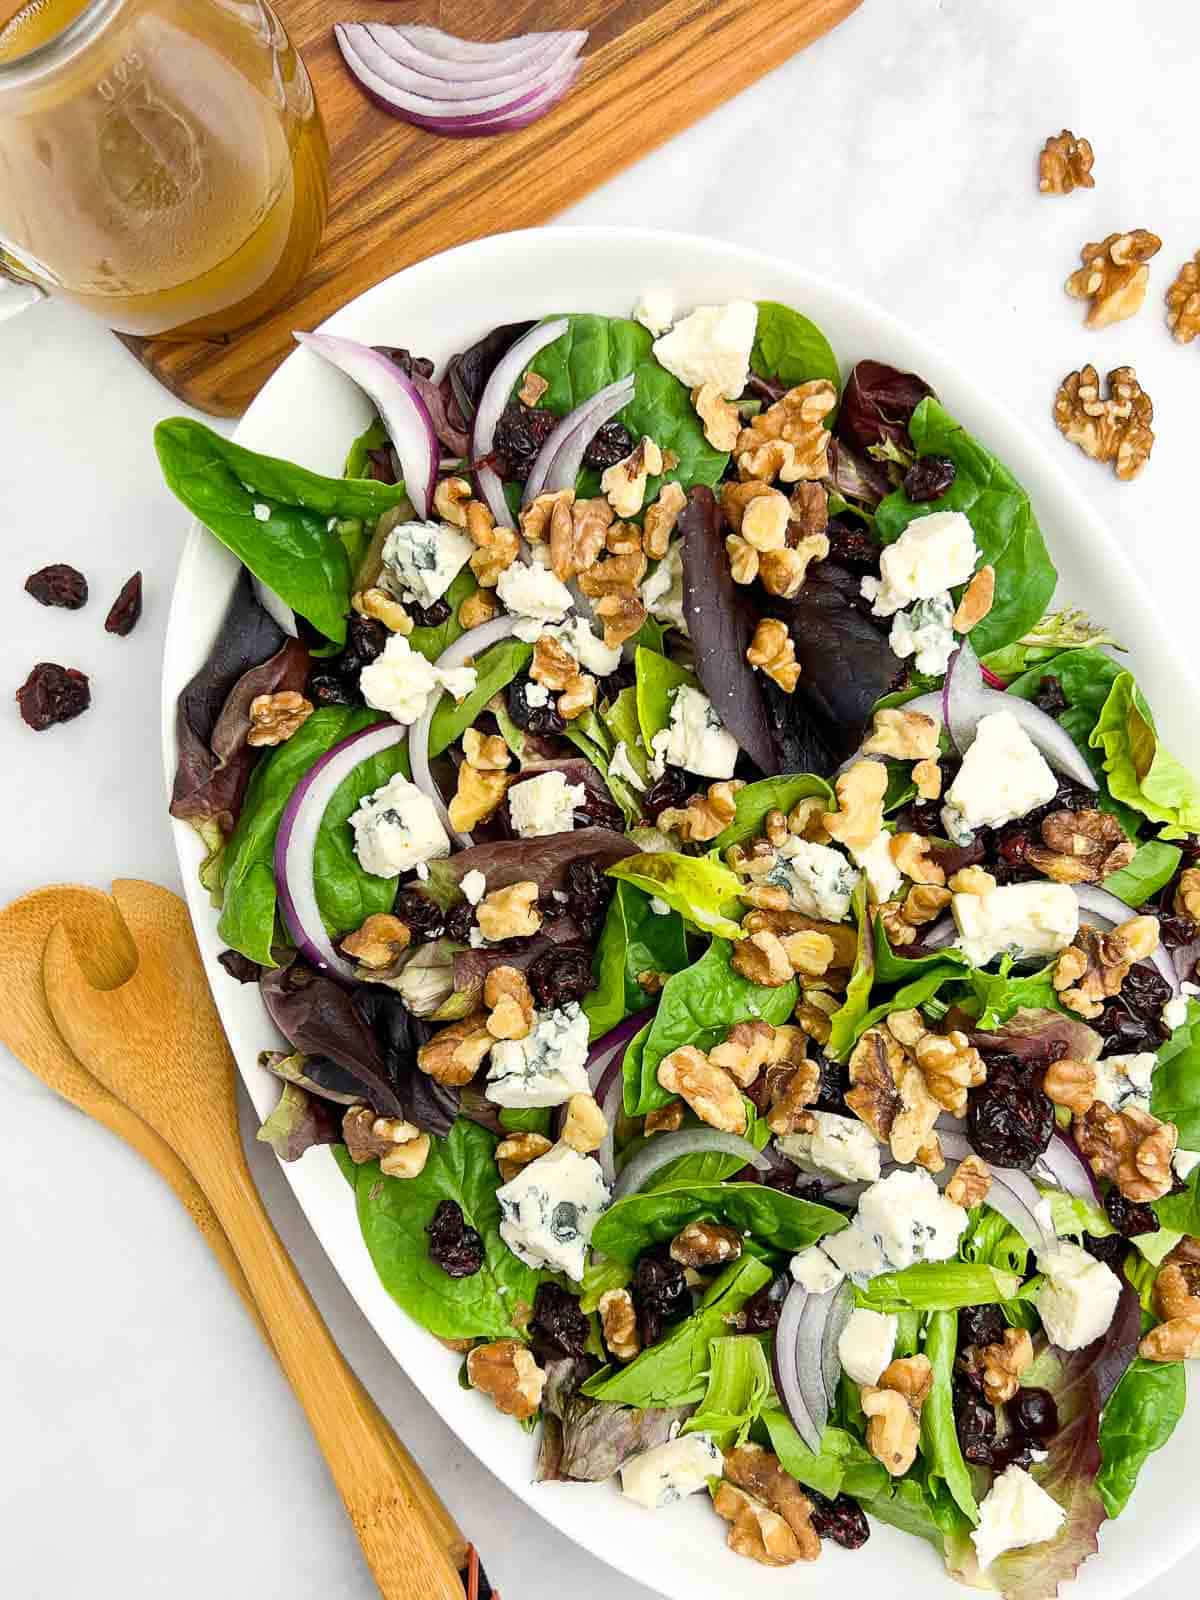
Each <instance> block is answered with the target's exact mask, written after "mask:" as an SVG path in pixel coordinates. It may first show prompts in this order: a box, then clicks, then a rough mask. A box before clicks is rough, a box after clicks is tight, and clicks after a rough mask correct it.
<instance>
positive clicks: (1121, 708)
mask: <svg viewBox="0 0 1200 1600" xmlns="http://www.w3.org/2000/svg"><path fill="white" fill-rule="evenodd" d="M1089 743H1090V744H1091V746H1092V748H1093V749H1095V750H1102V751H1103V752H1104V771H1105V774H1106V776H1107V778H1108V787H1109V790H1110V792H1111V793H1112V796H1113V798H1114V799H1115V800H1119V801H1120V802H1121V804H1122V805H1127V806H1130V807H1131V808H1132V809H1133V810H1134V811H1140V812H1141V814H1142V815H1143V816H1145V817H1149V818H1150V820H1151V822H1162V823H1166V824H1167V828H1166V830H1165V831H1164V833H1163V838H1168V839H1170V838H1179V837H1181V836H1182V835H1183V834H1186V833H1194V832H1196V830H1197V829H1200V784H1198V783H1197V781H1196V779H1195V778H1193V776H1192V774H1191V773H1190V772H1189V771H1188V770H1187V768H1186V767H1185V766H1184V765H1183V764H1182V762H1180V761H1177V760H1176V759H1175V757H1174V756H1173V755H1171V753H1170V752H1169V751H1167V750H1165V749H1163V747H1162V745H1161V744H1160V743H1159V739H1158V734H1157V732H1156V731H1155V727H1154V718H1153V716H1152V714H1151V711H1150V707H1149V706H1148V705H1147V704H1146V701H1145V698H1144V697H1143V695H1142V693H1141V690H1140V689H1139V688H1138V686H1137V684H1136V683H1135V682H1134V680H1133V676H1132V674H1131V673H1128V672H1122V673H1120V674H1119V676H1118V677H1117V679H1116V681H1115V683H1114V684H1113V686H1112V689H1111V690H1110V691H1109V695H1108V698H1107V700H1105V702H1104V705H1103V707H1102V709H1101V711H1100V716H1099V719H1098V721H1097V722H1096V725H1095V727H1094V728H1093V729H1092V732H1091V737H1090V739H1089Z"/></svg>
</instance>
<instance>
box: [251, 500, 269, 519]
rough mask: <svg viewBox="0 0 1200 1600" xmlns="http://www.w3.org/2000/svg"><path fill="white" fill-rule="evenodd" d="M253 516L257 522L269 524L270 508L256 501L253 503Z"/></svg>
mask: <svg viewBox="0 0 1200 1600" xmlns="http://www.w3.org/2000/svg"><path fill="white" fill-rule="evenodd" d="M254 516H255V519H256V520H257V521H258V522H270V520H271V508H270V506H265V505H263V503H262V501H261V500H256V501H255V503H254Z"/></svg>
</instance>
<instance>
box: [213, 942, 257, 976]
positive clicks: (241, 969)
mask: <svg viewBox="0 0 1200 1600" xmlns="http://www.w3.org/2000/svg"><path fill="white" fill-rule="evenodd" d="M217 962H218V964H219V965H220V966H222V967H224V968H225V971H226V972H227V973H228V974H229V976H230V977H231V978H236V979H237V981H238V982H239V983H257V982H258V980H259V978H260V977H261V976H262V970H263V969H262V968H261V967H260V966H259V964H258V962H257V961H251V959H250V957H249V956H244V955H243V954H242V952H241V951H240V950H222V951H221V954H220V955H219V956H218V957H217Z"/></svg>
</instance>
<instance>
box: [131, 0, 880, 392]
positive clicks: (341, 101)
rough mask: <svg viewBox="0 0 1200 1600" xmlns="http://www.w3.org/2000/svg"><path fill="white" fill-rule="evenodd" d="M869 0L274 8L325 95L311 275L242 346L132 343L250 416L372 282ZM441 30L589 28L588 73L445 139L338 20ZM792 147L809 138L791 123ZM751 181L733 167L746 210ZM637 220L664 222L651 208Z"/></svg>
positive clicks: (525, 213)
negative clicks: (744, 184)
mask: <svg viewBox="0 0 1200 1600" xmlns="http://www.w3.org/2000/svg"><path fill="white" fill-rule="evenodd" d="M860 3H861V0H508V3H505V0H404V3H402V4H401V3H397V0H386V3H384V0H275V4H276V7H277V9H278V11H279V14H280V16H281V18H282V20H283V22H284V25H285V26H286V28H287V30H288V32H289V34H290V35H291V38H292V41H293V42H294V43H295V44H296V46H297V47H298V48H299V50H300V52H301V54H302V55H303V57H304V60H305V62H306V64H307V66H308V70H309V72H310V73H311V75H312V79H313V83H314V85H315V87H316V93H317V99H318V101H319V103H320V106H321V110H322V112H323V114H324V117H325V124H326V127H327V129H328V132H329V142H330V148H331V167H330V189H331V194H330V211H329V222H328V226H327V228H326V231H325V237H324V239H323V241H322V243H321V246H320V249H319V250H318V253H317V257H316V260H315V261H314V262H313V265H312V267H311V269H310V270H309V272H308V275H307V276H306V277H305V278H304V279H303V280H302V281H301V283H300V284H299V286H298V287H297V289H296V290H295V292H294V293H293V294H292V295H291V297H290V298H289V299H288V300H286V301H285V302H284V303H283V304H282V305H281V306H279V307H278V308H277V309H276V310H275V311H273V312H271V313H270V315H268V316H266V317H264V318H262V319H261V321H259V322H256V323H253V324H252V325H251V326H250V327H248V328H243V329H242V330H240V331H239V332H238V333H236V334H233V335H230V336H229V337H228V338H227V339H223V340H219V341H205V342H199V341H196V342H179V341H172V340H169V339H162V338H157V339H140V338H134V337H130V336H125V335H122V336H121V337H122V338H123V340H124V343H125V344H126V345H127V346H128V347H129V348H130V349H131V350H132V351H133V352H134V353H135V354H136V355H137V357H138V359H139V360H140V361H141V362H142V363H143V365H145V366H146V368H147V369H148V370H149V371H150V372H152V373H153V374H154V376H155V377H156V378H158V379H159V381H160V382H161V383H163V384H165V385H166V387H167V388H168V389H170V390H171V392H172V393H173V394H175V395H176V396H178V398H179V399H180V400H184V401H186V402H187V403H188V404H189V405H193V406H196V407H198V408H199V409H200V410H201V411H208V412H212V413H213V414H215V415H217V416H238V415H240V414H241V413H242V412H243V411H244V410H245V409H246V407H247V406H248V405H249V404H250V402H251V400H253V398H254V396H255V395H256V394H257V393H258V391H259V389H260V388H261V387H262V385H263V384H264V383H265V382H266V380H267V379H268V378H269V377H270V375H271V373H272V372H274V370H275V368H276V367H277V366H278V365H279V363H280V362H281V361H282V360H283V359H284V358H285V356H287V355H288V354H289V352H290V351H291V350H292V348H293V343H292V329H293V328H315V327H316V326H317V325H318V324H319V323H321V322H323V321H324V320H325V318H326V317H328V316H330V315H332V313H333V312H335V311H336V310H338V308H339V307H340V306H343V305H345V304H346V303H347V301H349V300H352V299H354V298H355V296H356V295H359V294H361V293H362V292H363V291H364V290H365V289H369V288H370V287H371V285H372V284H375V283H378V282H379V281H380V280H381V279H383V278H386V277H388V276H389V275H390V274H391V273H393V272H397V271H398V270H399V269H400V268H401V267H405V266H409V265H410V264H411V263H412V262H414V261H421V260H423V259H425V257H427V256H431V255H434V254H435V253H436V252H437V251H439V250H446V249H449V248H450V247H451V246H452V245H457V244H463V243H464V242H465V241H467V240H468V239H478V238H481V237H483V236H484V235H486V234H491V233H506V232H508V231H510V230H511V229H513V228H527V227H530V226H533V225H535V224H538V223H542V222H546V221H547V220H548V219H549V218H551V217H553V216H554V215H555V214H556V213H557V212H559V211H561V210H563V209H564V207H566V206H568V205H570V204H571V203H572V202H573V201H575V200H578V199H579V198H580V197H581V196H583V195H585V194H587V193H588V191H589V190H591V189H594V188H595V187H596V185H597V184H599V183H602V182H603V181H604V180H605V179H606V178H610V177H612V176H613V174H614V173H616V172H619V171H620V170H621V168H623V167H625V166H628V165H629V163H630V162H632V161H635V160H637V159H638V157H639V156H643V155H645V154H646V152H647V151H649V150H652V149H653V148H654V147H655V146H656V145H659V144H662V143H663V142H664V141H665V140H667V139H669V138H670V137H671V136H672V135H673V134H676V133H678V132H679V131H680V130H681V129H683V128H686V127H687V126H689V124H691V123H693V122H695V121H696V120H697V118H699V117H702V116H703V115H704V114H705V113H706V112H708V111H711V110H712V109H713V108H714V107H715V106H717V105H719V104H720V103H721V102H722V101H723V100H727V99H729V98H730V97H731V96H732V95H735V94H737V93H738V91H739V90H741V89H744V88H745V87H746V86H747V84H749V83H752V82H753V81H754V80H755V79H756V78H758V77H761V76H762V74H763V73H765V72H768V71H769V70H770V69H771V68H772V67H775V66H778V65H779V64H780V63H781V62H782V61H785V60H786V59H787V58H788V57H789V56H790V55H792V54H794V53H795V52H796V51H797V50H800V49H802V48H803V47H804V46H805V45H806V44H809V43H810V42H811V41H812V40H813V39H816V38H819V37H820V35H822V34H824V33H827V32H828V31H829V29H830V28H832V27H834V26H836V24H837V23H839V22H841V21H842V19H843V18H844V17H846V16H848V15H849V14H850V13H851V12H852V11H854V10H856V9H857V7H858V5H859V4H860ZM400 20H403V21H405V22H427V23H433V24H435V25H436V26H438V27H442V28H445V29H447V30H448V31H449V32H452V33H456V34H459V35H461V36H463V37H465V38H475V39H503V38H507V37H510V36H511V35H513V34H517V33H523V32H526V31H528V30H532V29H538V30H544V29H552V28H587V29H589V30H590V37H589V40H588V43H587V46H586V64H585V67H584V71H583V73H582V75H581V77H580V78H579V80H578V81H577V83H576V84H575V87H574V88H573V89H572V91H571V92H570V94H569V95H568V96H567V97H566V99H565V100H563V101H562V102H561V103H560V104H559V105H558V106H556V107H555V109H554V110H553V111H552V112H551V113H550V114H549V115H548V116H546V117H543V118H542V120H541V121H540V122H535V123H534V124H533V125H532V126H531V127H529V128H524V129H522V130H521V131H520V132H518V133H510V134H503V135H500V136H498V137H495V138H490V139H442V138H438V137H437V136H436V135H434V134H430V133H426V132H423V131H422V130H420V129H417V128H413V127H410V126H409V125H408V124H407V123H404V122H401V121H399V120H398V119H397V118H395V117H391V116H389V115H388V114H387V113H386V112H384V111H381V110H380V109H379V108H378V107H376V106H374V105H372V104H371V102H370V101H369V100H368V99H367V98H366V96H365V95H364V94H363V93H362V91H361V90H360V89H359V87H358V85H357V83H355V81H354V80H353V79H352V78H351V77H350V74H349V73H348V72H347V71H346V69H345V66H344V64H343V62H342V58H341V55H340V54H339V52H338V49H337V45H336V44H335V42H334V38H333V24H334V23H335V22H340V21H348V22H356V21H364V22H371V21H381V22H382V21H400ZM778 136H779V139H780V141H781V142H785V143H786V142H788V141H790V140H793V139H795V138H796V133H795V130H793V129H789V128H787V127H784V126H780V128H779V130H778ZM735 178H736V174H730V184H729V194H730V202H731V204H736V196H737V189H736V183H735V181H734V180H735ZM639 220H641V221H643V222H653V217H652V216H643V217H642V218H640V219H639Z"/></svg>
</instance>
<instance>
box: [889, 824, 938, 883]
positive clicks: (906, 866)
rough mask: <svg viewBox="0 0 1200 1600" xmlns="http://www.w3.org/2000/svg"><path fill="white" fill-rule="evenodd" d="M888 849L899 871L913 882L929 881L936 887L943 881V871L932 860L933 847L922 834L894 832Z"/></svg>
mask: <svg viewBox="0 0 1200 1600" xmlns="http://www.w3.org/2000/svg"><path fill="white" fill-rule="evenodd" d="M888 849H889V850H890V852H891V856H892V860H893V861H894V862H895V863H896V865H897V866H898V867H899V868H900V871H901V872H902V873H903V874H904V876H905V877H906V878H911V879H912V880H913V882H914V883H931V884H934V885H935V886H936V887H938V888H941V886H942V885H943V884H944V883H945V881H946V874H945V871H944V869H943V868H942V867H940V866H939V865H938V863H937V862H936V861H935V860H934V857H933V847H932V845H931V844H930V842H929V840H928V839H927V838H925V836H924V835H923V834H920V833H895V834H893V835H892V842H891V844H890V845H889V846H888Z"/></svg>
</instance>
